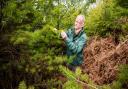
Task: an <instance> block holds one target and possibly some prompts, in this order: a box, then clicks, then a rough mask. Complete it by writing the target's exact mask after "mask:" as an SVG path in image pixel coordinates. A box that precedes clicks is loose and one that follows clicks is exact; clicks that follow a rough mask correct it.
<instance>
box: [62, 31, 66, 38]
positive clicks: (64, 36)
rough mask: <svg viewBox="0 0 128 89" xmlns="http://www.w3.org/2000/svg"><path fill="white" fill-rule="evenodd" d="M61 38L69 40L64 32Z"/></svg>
mask: <svg viewBox="0 0 128 89" xmlns="http://www.w3.org/2000/svg"><path fill="white" fill-rule="evenodd" d="M61 37H62V38H63V39H66V38H67V34H66V33H65V32H64V31H62V32H61Z"/></svg>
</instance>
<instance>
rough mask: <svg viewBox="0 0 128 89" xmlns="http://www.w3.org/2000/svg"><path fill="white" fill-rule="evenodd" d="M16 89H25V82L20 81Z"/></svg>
mask: <svg viewBox="0 0 128 89" xmlns="http://www.w3.org/2000/svg"><path fill="white" fill-rule="evenodd" d="M18 89H27V86H26V83H25V81H21V82H20V83H19V87H18Z"/></svg>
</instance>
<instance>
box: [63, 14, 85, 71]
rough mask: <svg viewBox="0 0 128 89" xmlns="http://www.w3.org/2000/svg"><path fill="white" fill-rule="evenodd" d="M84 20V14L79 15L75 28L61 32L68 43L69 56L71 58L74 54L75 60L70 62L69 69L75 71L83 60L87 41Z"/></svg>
mask: <svg viewBox="0 0 128 89" xmlns="http://www.w3.org/2000/svg"><path fill="white" fill-rule="evenodd" d="M84 20H85V18H84V16H83V15H78V16H77V17H76V20H75V26H74V28H71V29H68V31H67V32H61V37H62V38H63V39H64V41H65V43H66V47H67V56H68V58H69V59H70V57H71V56H73V61H72V62H71V63H70V64H68V67H69V69H71V70H73V71H75V69H76V67H77V66H80V65H81V64H82V62H83V54H82V51H83V48H84V45H85V42H86V34H85V33H84V29H83V27H84Z"/></svg>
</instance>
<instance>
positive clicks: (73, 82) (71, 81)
mask: <svg viewBox="0 0 128 89" xmlns="http://www.w3.org/2000/svg"><path fill="white" fill-rule="evenodd" d="M60 71H61V72H62V73H63V74H64V75H65V76H66V77H67V78H68V81H67V82H66V83H65V84H64V89H83V86H87V87H89V88H90V89H98V87H99V86H97V85H96V84H94V83H93V81H92V80H91V79H90V78H89V76H88V75H87V74H82V72H81V69H80V68H79V67H78V68H77V69H76V71H75V73H74V72H72V71H70V70H69V69H67V68H65V67H63V66H60Z"/></svg>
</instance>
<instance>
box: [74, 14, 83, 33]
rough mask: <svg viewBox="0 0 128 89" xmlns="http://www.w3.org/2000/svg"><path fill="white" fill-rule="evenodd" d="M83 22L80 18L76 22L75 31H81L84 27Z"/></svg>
mask: <svg viewBox="0 0 128 89" xmlns="http://www.w3.org/2000/svg"><path fill="white" fill-rule="evenodd" d="M83 24H84V22H83V20H82V17H80V16H78V17H77V18H76V20H75V29H76V30H78V29H81V28H82V27H83Z"/></svg>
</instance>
